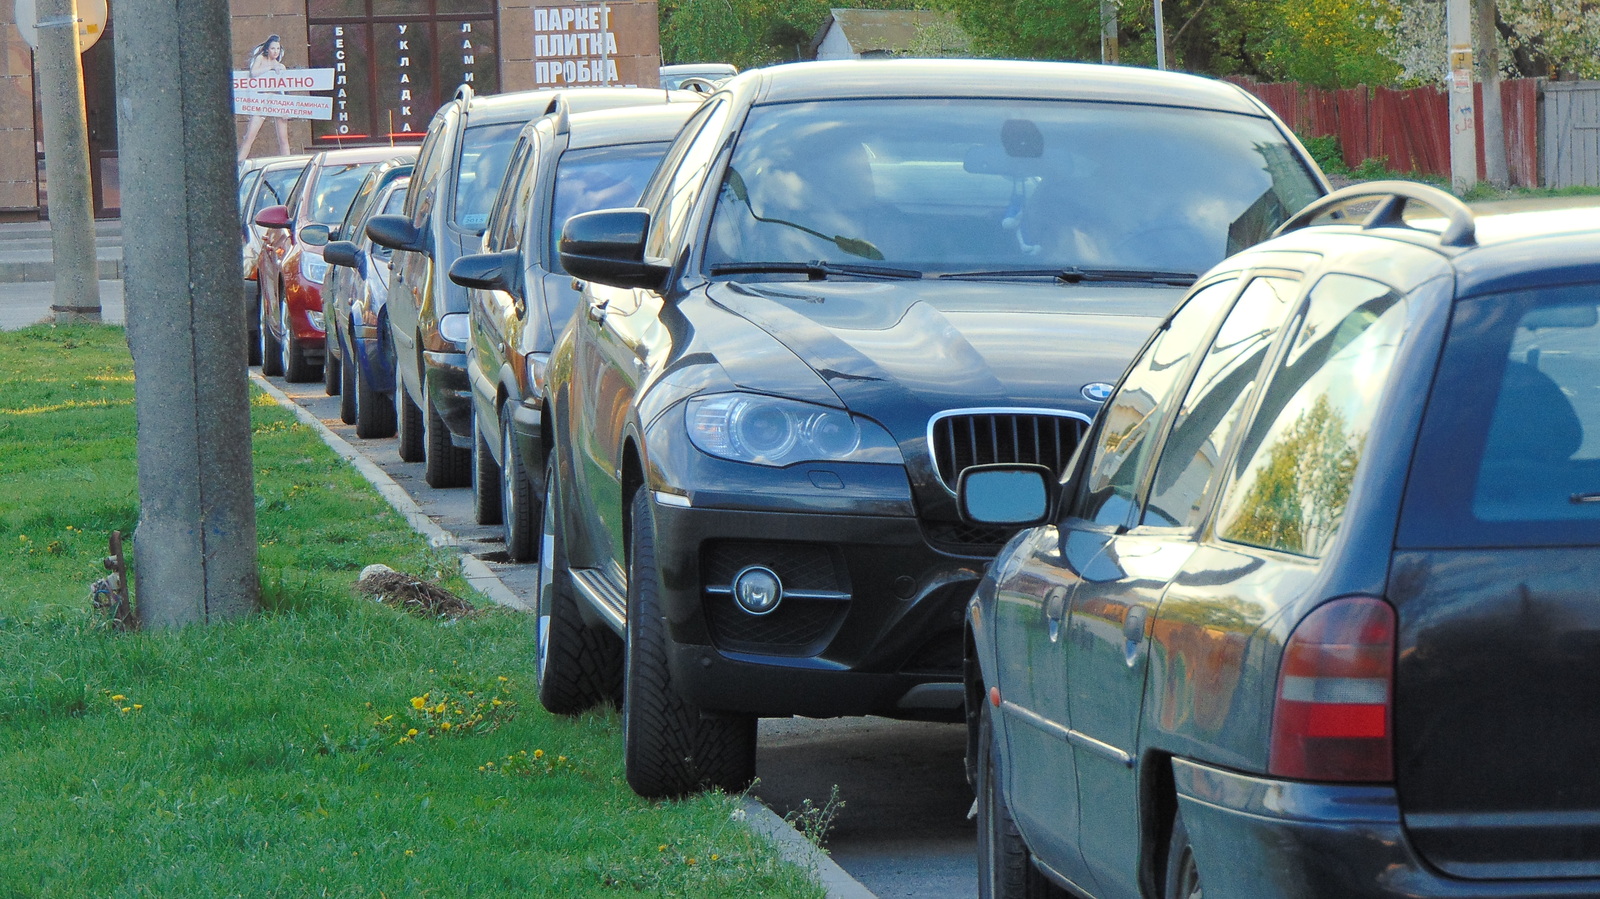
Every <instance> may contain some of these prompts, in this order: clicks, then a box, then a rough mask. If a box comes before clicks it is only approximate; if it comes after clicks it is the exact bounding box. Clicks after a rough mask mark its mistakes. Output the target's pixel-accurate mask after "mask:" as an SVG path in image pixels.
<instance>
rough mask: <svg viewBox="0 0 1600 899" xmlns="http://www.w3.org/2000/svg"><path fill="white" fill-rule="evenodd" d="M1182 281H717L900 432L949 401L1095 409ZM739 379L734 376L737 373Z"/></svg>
mask: <svg viewBox="0 0 1600 899" xmlns="http://www.w3.org/2000/svg"><path fill="white" fill-rule="evenodd" d="M1183 295H1184V290H1182V289H1181V288H1174V287H1159V286H1143V285H1140V286H1110V285H1093V286H1083V285H1064V284H1057V283H1053V282H1051V283H1040V282H1033V281H1026V282H1018V281H1005V282H994V281H906V282H901V281H887V282H886V281H843V280H841V281H817V282H765V283H756V284H749V283H745V284H740V283H735V282H718V283H716V284H713V285H712V286H711V287H710V298H711V300H712V301H713V302H715V303H716V304H717V305H720V306H722V307H723V308H725V309H728V310H729V311H731V312H733V313H734V314H736V315H738V316H740V317H742V318H744V319H746V320H748V321H749V322H751V323H752V324H755V325H756V326H758V327H760V328H761V329H762V330H764V331H766V332H767V333H768V334H770V335H771V336H772V337H773V338H774V339H776V340H777V341H778V342H780V343H782V344H783V345H784V346H785V347H787V348H788V349H789V350H790V351H792V352H793V353H794V354H795V355H796V356H797V357H799V358H800V359H801V360H804V361H805V363H806V364H808V365H809V366H810V367H811V368H812V369H813V370H814V371H815V372H816V373H817V375H818V377H820V378H821V379H822V380H823V381H824V382H825V383H826V384H827V385H828V386H829V387H830V388H831V389H832V390H833V392H834V393H835V394H837V395H838V397H839V398H840V399H841V400H842V401H843V402H844V403H845V405H846V406H848V407H849V408H851V409H852V410H853V411H856V412H858V413H860V414H862V415H865V416H867V417H869V418H873V419H875V420H877V421H879V422H880V423H882V424H883V425H885V426H886V427H888V428H889V429H890V430H891V431H892V432H893V433H894V434H895V436H896V437H897V438H898V439H900V440H902V441H904V440H907V439H910V438H914V437H919V436H921V435H923V434H924V433H925V430H926V428H927V424H928V419H929V418H930V417H931V416H932V415H933V414H934V413H936V412H940V411H943V410H945V409H955V408H975V407H997V406H998V407H1027V408H1046V409H1069V410H1074V411H1078V412H1083V413H1086V414H1089V415H1093V413H1094V412H1095V411H1096V410H1097V409H1098V408H1099V403H1098V402H1094V401H1091V400H1089V399H1087V398H1086V397H1085V396H1084V395H1083V388H1084V386H1085V385H1087V384H1091V383H1096V382H1104V383H1108V384H1109V383H1113V382H1115V381H1116V380H1117V379H1118V378H1119V377H1121V376H1122V371H1123V369H1125V368H1126V367H1127V365H1128V362H1129V360H1131V359H1132V358H1133V355H1134V353H1136V352H1138V349H1139V347H1140V346H1142V345H1143V343H1144V341H1145V339H1146V338H1147V337H1148V336H1149V334H1150V332H1151V331H1152V330H1154V328H1155V325H1156V323H1157V322H1158V321H1159V320H1160V318H1161V317H1162V316H1165V315H1166V314H1167V312H1169V311H1170V310H1171V308H1172V307H1173V306H1174V305H1175V304H1176V303H1177V302H1178V301H1179V300H1180V299H1182V297H1183ZM735 377H737V375H736V373H735Z"/></svg>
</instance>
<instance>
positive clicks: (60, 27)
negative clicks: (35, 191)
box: [37, 0, 100, 323]
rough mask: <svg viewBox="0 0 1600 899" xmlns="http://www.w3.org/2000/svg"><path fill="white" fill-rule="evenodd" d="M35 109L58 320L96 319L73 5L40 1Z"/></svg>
mask: <svg viewBox="0 0 1600 899" xmlns="http://www.w3.org/2000/svg"><path fill="white" fill-rule="evenodd" d="M37 8H38V16H39V18H38V22H37V27H38V30H39V32H38V33H39V56H38V62H39V87H40V90H41V94H42V96H41V97H40V106H42V107H43V111H44V166H45V179H46V182H45V183H46V185H47V189H48V192H49V194H48V198H47V200H46V206H47V207H48V208H49V211H50V251H51V256H52V258H53V260H54V263H55V276H56V281H55V293H54V296H53V298H52V302H51V305H50V311H51V312H53V313H55V317H56V321H57V322H61V323H66V322H74V321H96V322H97V321H99V320H100V272H99V260H98V259H97V258H96V255H95V247H94V194H93V192H92V190H93V189H92V188H91V187H90V184H89V124H88V116H87V115H86V113H85V112H84V103H83V59H82V57H81V56H80V55H79V54H80V53H81V52H82V50H81V48H80V46H79V43H78V7H77V4H76V3H75V2H74V0H38V7H37Z"/></svg>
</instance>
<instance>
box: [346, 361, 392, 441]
mask: <svg viewBox="0 0 1600 899" xmlns="http://www.w3.org/2000/svg"><path fill="white" fill-rule="evenodd" d="M348 368H350V369H351V370H352V371H353V372H354V377H355V382H356V391H355V392H356V436H357V437H361V438H363V439H366V440H371V439H373V438H376V437H393V436H394V430H395V421H394V397H391V396H385V395H384V394H381V393H379V392H378V391H376V390H373V389H372V381H371V380H370V379H369V378H367V376H366V375H364V374H362V371H361V366H360V365H359V364H358V365H353V366H348Z"/></svg>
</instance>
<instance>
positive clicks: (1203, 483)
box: [1139, 277, 1299, 528]
mask: <svg viewBox="0 0 1600 899" xmlns="http://www.w3.org/2000/svg"><path fill="white" fill-rule="evenodd" d="M1298 287H1299V282H1298V281H1296V280H1294V279H1291V278H1281V277H1262V278H1255V279H1254V280H1252V281H1251V282H1250V284H1249V285H1248V286H1247V287H1245V289H1244V292H1243V293H1241V294H1240V295H1239V299H1238V300H1237V301H1236V302H1235V303H1234V304H1233V310H1232V311H1231V312H1229V313H1228V317H1227V318H1225V319H1223V320H1222V326H1221V328H1219V329H1218V331H1217V336H1216V337H1215V338H1213V339H1212V341H1211V345H1210V346H1209V347H1208V348H1207V349H1206V354H1205V356H1204V357H1203V358H1202V359H1201V360H1200V367H1199V369H1198V371H1197V372H1196V373H1195V376H1194V380H1193V381H1192V382H1190V384H1189V391H1188V393H1187V394H1185V395H1184V398H1183V403H1182V404H1181V405H1180V406H1179V407H1178V414H1177V416H1176V417H1175V418H1174V419H1173V424H1172V430H1171V432H1170V433H1168V435H1167V439H1166V441H1165V442H1164V443H1163V444H1162V447H1161V460H1160V461H1159V462H1157V463H1156V473H1155V478H1154V480H1153V481H1152V482H1151V485H1150V498H1149V500H1148V501H1147V502H1146V504H1145V509H1144V515H1143V517H1142V518H1141V519H1140V521H1139V523H1140V524H1141V525H1144V526H1146V527H1180V526H1181V527H1189V528H1192V527H1195V526H1197V525H1199V523H1200V519H1201V518H1202V517H1203V516H1204V514H1205V510H1204V500H1205V497H1206V494H1207V493H1208V492H1209V491H1210V489H1211V487H1212V485H1213V484H1215V483H1216V480H1217V478H1216V475H1217V472H1218V471H1219V470H1220V465H1221V462H1222V454H1223V452H1224V451H1225V450H1226V448H1227V445H1228V440H1229V438H1230V437H1231V436H1232V435H1233V432H1234V430H1235V427H1236V426H1237V425H1238V423H1239V415H1240V413H1241V412H1242V411H1243V410H1244V407H1245V404H1246V402H1247V401H1248V398H1249V396H1250V394H1251V392H1252V391H1251V388H1252V387H1253V386H1254V385H1255V383H1256V378H1257V375H1258V374H1259V373H1260V371H1261V366H1262V364H1263V363H1264V362H1265V361H1266V357H1267V351H1268V350H1269V349H1270V348H1271V346H1272V342H1273V340H1274V338H1276V337H1277V335H1278V332H1279V331H1280V330H1281V329H1282V328H1283V323H1284V321H1285V320H1286V319H1288V317H1289V312H1290V310H1292V309H1293V308H1294V299H1295V295H1296V293H1297V288H1298Z"/></svg>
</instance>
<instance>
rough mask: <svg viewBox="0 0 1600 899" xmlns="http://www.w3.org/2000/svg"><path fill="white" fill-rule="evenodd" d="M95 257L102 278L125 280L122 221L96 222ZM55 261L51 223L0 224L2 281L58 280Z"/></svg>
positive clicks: (106, 220)
mask: <svg viewBox="0 0 1600 899" xmlns="http://www.w3.org/2000/svg"><path fill="white" fill-rule="evenodd" d="M94 243H95V256H96V257H97V262H98V273H99V277H100V280H102V281H120V280H121V279H122V221H121V220H120V219H103V220H100V221H97V222H95V223H94ZM55 278H56V274H55V261H54V258H53V255H52V253H51V249H50V223H49V222H7V223H3V224H0V284H18V283H22V282H26V281H54V280H55Z"/></svg>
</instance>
